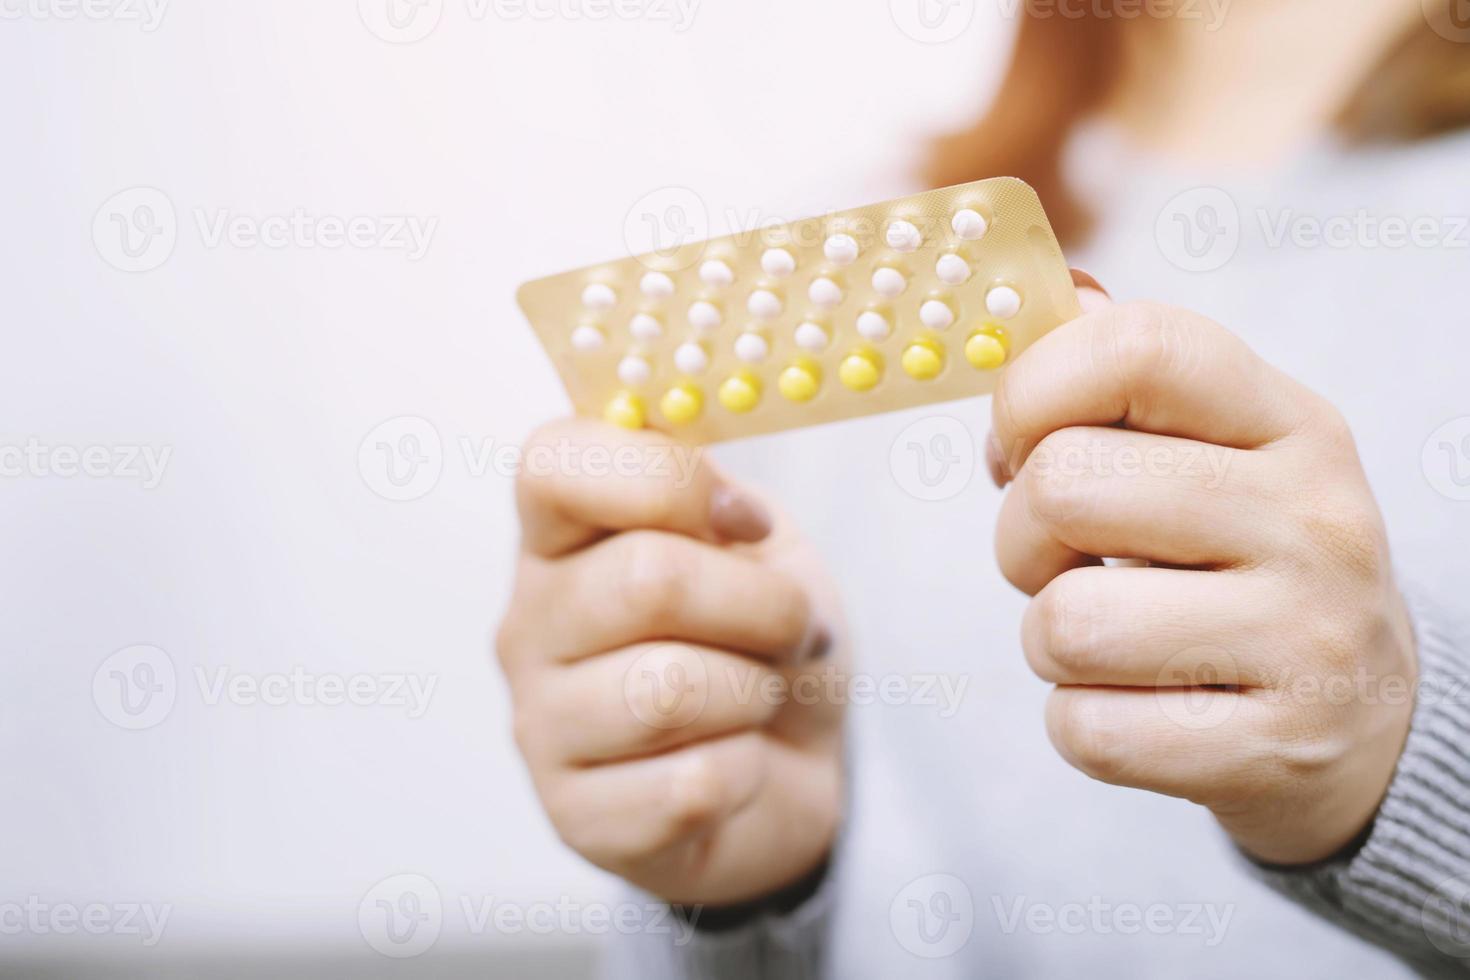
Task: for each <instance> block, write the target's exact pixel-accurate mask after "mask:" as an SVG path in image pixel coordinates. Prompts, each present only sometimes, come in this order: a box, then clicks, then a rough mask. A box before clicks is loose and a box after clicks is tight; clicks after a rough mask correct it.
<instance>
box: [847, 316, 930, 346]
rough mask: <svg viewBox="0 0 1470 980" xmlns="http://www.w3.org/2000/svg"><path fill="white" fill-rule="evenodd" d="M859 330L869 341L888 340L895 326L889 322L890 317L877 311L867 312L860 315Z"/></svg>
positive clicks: (858, 319)
mask: <svg viewBox="0 0 1470 980" xmlns="http://www.w3.org/2000/svg"><path fill="white" fill-rule="evenodd" d="M921 315H922V314H921ZM857 328H858V333H860V334H862V335H863V336H864V337H866V338H868V339H869V340H886V339H888V335H889V334H890V333H892V332H893V324H891V323H889V322H888V317H886V316H884V315H883V314H882V313H879V312H878V311H877V310H867V311H865V312H863V313H860V314H858V318H857Z"/></svg>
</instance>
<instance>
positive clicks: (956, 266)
mask: <svg viewBox="0 0 1470 980" xmlns="http://www.w3.org/2000/svg"><path fill="white" fill-rule="evenodd" d="M950 226H951V228H953V230H954V232H955V234H956V235H957V236H958V237H959V238H961V239H963V240H965V241H975V240H976V239H979V238H981V237H982V236H984V234H985V233H986V231H988V230H989V227H990V225H989V222H987V221H986V220H985V217H984V215H982V214H980V212H978V211H975V210H972V209H970V208H966V209H963V210H961V211H958V212H956V213H955V214H954V216H953V217H952V218H951V219H950ZM884 241H885V242H886V243H887V244H888V247H889V248H891V249H893V250H894V251H895V252H900V253H908V252H914V251H917V250H918V249H919V247H920V246H921V245H922V244H923V241H924V240H923V234H922V233H921V232H920V231H919V229H918V226H916V225H915V224H914V223H913V222H911V221H905V220H902V219H900V220H897V221H894V222H892V223H890V224H889V226H888V228H887V231H886V232H885V233H884ZM822 254H823V255H824V256H826V258H827V261H828V262H830V263H832V264H833V265H835V266H837V267H839V268H841V267H845V266H849V265H851V264H852V263H854V262H856V261H857V259H858V256H859V255H860V254H861V247H860V246H859V245H858V242H857V239H855V238H853V237H852V236H851V235H849V234H847V233H845V232H839V233H837V234H835V235H832V236H830V237H828V239H827V240H826V241H825V242H824V243H823V245H822ZM796 267H797V262H796V256H795V255H793V254H792V253H791V251H790V250H789V249H786V248H781V247H773V248H768V249H766V250H765V252H763V253H762V254H761V271H763V272H764V273H765V274H766V275H767V276H768V277H770V278H772V279H784V278H786V277H787V276H790V275H791V274H793V273H794V272H796ZM935 274H936V275H937V276H938V277H939V279H940V281H941V282H944V283H947V284H948V285H951V286H958V285H960V284H961V283H963V282H965V281H966V280H967V279H969V278H970V266H969V263H967V262H966V261H965V259H964V257H963V256H960V255H956V254H953V253H950V254H946V255H943V256H940V258H939V261H938V262H937V263H936V265H935ZM699 280H700V282H702V283H704V284H705V285H706V286H708V287H710V288H712V289H723V288H725V287H727V286H731V285H733V284H734V282H735V270H733V269H731V268H730V265H729V263H728V262H726V261H724V260H723V259H708V260H706V261H705V262H703V263H701V264H700V266H699ZM906 286H907V279H906V277H905V276H904V274H903V273H902V272H901V271H900V270H898V269H895V268H891V267H886V266H885V267H883V268H880V269H878V270H877V271H876V272H874V274H873V288H874V289H875V290H876V291H877V292H878V293H879V295H884V296H897V295H899V294H900V293H902V292H903V290H904V289H905V288H906ZM638 289H639V292H641V293H642V294H643V295H644V296H645V297H647V298H648V299H652V300H662V299H668V298H669V297H670V296H673V295H674V291H675V284H674V280H673V278H672V277H671V276H669V274H668V273H666V272H657V271H651V272H648V273H646V274H645V275H644V276H643V278H642V279H641V280H640V281H639V283H638ZM762 293H764V294H766V295H762V296H759V298H757V295H758V294H762ZM773 295H774V294H771V293H770V291H769V290H757V291H756V293H755V294H752V297H751V302H752V304H756V305H759V306H760V307H761V308H762V309H771V308H772V307H771V302H770V297H771V296H773ZM809 296H810V298H811V300H812V302H814V303H817V304H819V305H834V306H835V305H837V304H838V303H840V302H841V301H842V300H841V287H840V286H838V285H837V283H835V282H834V281H833V280H832V279H831V278H829V277H826V276H823V277H820V278H818V279H816V280H814V281H813V283H812V286H811V289H810V290H809ZM617 302H618V295H617V292H616V291H615V290H614V289H613V288H612V287H611V286H609V285H608V284H607V283H602V282H595V283H591V284H590V285H588V286H587V288H586V289H584V290H583V291H582V303H583V305H584V306H586V307H587V308H588V309H590V310H596V311H605V310H610V309H612V308H613V307H614V306H616V305H617ZM778 302H779V300H778ZM774 309H775V312H774V313H772V314H770V315H773V316H774V315H777V314H779V307H775V308H774ZM751 312H752V313H755V312H756V311H755V310H754V309H752V311H751ZM757 315H759V314H757Z"/></svg>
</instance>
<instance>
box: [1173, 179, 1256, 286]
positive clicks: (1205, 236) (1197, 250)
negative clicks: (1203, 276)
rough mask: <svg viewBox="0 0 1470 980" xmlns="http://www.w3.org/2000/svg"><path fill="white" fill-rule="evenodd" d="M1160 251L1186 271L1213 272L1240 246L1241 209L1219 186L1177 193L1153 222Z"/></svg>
mask: <svg viewBox="0 0 1470 980" xmlns="http://www.w3.org/2000/svg"><path fill="white" fill-rule="evenodd" d="M1154 237H1155V239H1156V240H1157V241H1158V244H1159V251H1161V252H1162V253H1163V255H1164V258H1166V259H1168V260H1169V261H1170V262H1171V263H1173V264H1174V265H1175V266H1177V267H1178V268H1180V269H1183V270H1184V271H1185V272H1214V271H1215V270H1217V269H1222V268H1224V267H1225V265H1226V263H1228V262H1229V261H1230V260H1231V259H1233V258H1234V257H1235V252H1236V250H1237V249H1238V248H1240V209H1239V208H1237V207H1236V206H1235V199H1234V198H1232V197H1231V196H1230V195H1229V194H1227V193H1225V192H1224V191H1222V190H1221V189H1220V188H1218V187H1196V188H1195V189H1193V190H1189V191H1185V192H1184V193H1182V194H1178V195H1175V196H1174V197H1173V198H1172V199H1170V201H1169V203H1168V204H1165V205H1164V208H1163V210H1162V211H1160V212H1159V218H1158V221H1157V222H1156V223H1155V224H1154Z"/></svg>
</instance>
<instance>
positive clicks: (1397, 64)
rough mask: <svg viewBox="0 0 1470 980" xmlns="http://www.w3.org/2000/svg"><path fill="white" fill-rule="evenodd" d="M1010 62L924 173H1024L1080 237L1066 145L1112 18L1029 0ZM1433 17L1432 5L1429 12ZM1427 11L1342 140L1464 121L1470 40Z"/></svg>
mask: <svg viewBox="0 0 1470 980" xmlns="http://www.w3.org/2000/svg"><path fill="white" fill-rule="evenodd" d="M1022 9H1023V14H1022V20H1021V26H1020V30H1019V32H1018V34H1017V37H1016V43H1015V47H1014V49H1013V51H1012V54H1011V61H1010V66H1009V68H1008V69H1007V71H1006V74H1005V76H1004V78H1003V79H1002V81H1001V85H1000V89H999V91H998V92H997V94H996V96H995V99H994V100H993V101H992V103H991V105H990V108H989V110H988V111H987V112H986V113H985V114H984V115H983V116H982V117H981V118H980V119H979V120H978V121H977V122H976V123H975V124H974V125H973V126H970V127H968V128H966V129H963V130H960V131H958V132H955V133H951V134H949V135H947V136H943V137H941V138H940V139H938V140H936V141H935V143H934V146H933V152H932V153H931V155H930V159H929V163H928V166H927V167H926V170H925V174H924V176H925V178H926V179H927V181H928V183H929V184H930V185H931V186H934V187H944V186H948V185H950V184H961V183H965V182H967V181H971V180H978V179H980V178H982V177H994V176H1000V175H1006V176H1014V177H1020V178H1022V179H1023V180H1026V181H1027V182H1028V183H1030V184H1031V185H1032V186H1033V187H1035V188H1036V190H1037V193H1038V194H1040V195H1041V200H1042V202H1043V203H1044V204H1045V206H1046V210H1047V215H1048V217H1050V218H1051V221H1052V225H1053V227H1055V229H1056V231H1057V234H1058V236H1059V237H1060V238H1061V239H1062V241H1063V242H1064V243H1069V242H1070V243H1076V242H1078V241H1079V240H1081V239H1083V238H1084V237H1085V236H1086V233H1087V230H1088V212H1087V208H1086V204H1085V202H1083V201H1081V200H1080V199H1079V198H1078V197H1077V196H1076V194H1075V193H1074V191H1073V190H1072V188H1070V187H1068V186H1067V183H1066V180H1065V176H1064V174H1063V172H1062V151H1063V149H1064V148H1065V146H1066V144H1067V141H1068V139H1069V138H1070V137H1071V135H1072V133H1073V131H1074V129H1075V128H1076V127H1077V125H1078V124H1079V123H1081V122H1083V121H1084V120H1086V119H1087V118H1088V117H1090V116H1092V115H1093V114H1094V113H1096V111H1097V110H1098V108H1099V107H1100V106H1101V104H1102V102H1103V100H1104V99H1105V98H1107V96H1108V95H1109V94H1110V92H1111V89H1112V86H1113V85H1114V83H1115V82H1116V81H1117V78H1118V62H1119V59H1120V51H1119V47H1120V38H1119V36H1118V34H1117V31H1118V30H1119V29H1120V28H1121V27H1122V24H1121V22H1120V21H1119V20H1118V19H1115V18H1114V19H1107V18H1100V17H1082V18H1068V17H1058V16H1055V15H1054V14H1055V11H1051V13H1052V14H1053V16H1040V15H1038V14H1037V13H1036V12H1035V11H1034V10H1033V9H1032V7H1031V0H1027V3H1026V5H1025V6H1024V7H1023V8H1022ZM1432 16H1433V13H1432V11H1431V12H1430V17H1432ZM1443 16H1444V17H1445V18H1446V21H1445V23H1444V24H1443V25H1441V26H1442V27H1444V28H1445V30H1444V31H1443V32H1441V31H1439V30H1436V29H1435V27H1434V26H1432V25H1431V23H1430V17H1426V18H1424V19H1421V20H1418V21H1417V22H1416V25H1415V27H1414V28H1413V29H1411V30H1409V31H1408V32H1406V33H1405V34H1404V35H1403V37H1401V38H1400V39H1399V40H1398V41H1397V42H1396V43H1395V44H1393V45H1391V46H1390V48H1389V49H1388V50H1387V51H1386V52H1385V54H1384V56H1383V58H1382V60H1381V61H1380V63H1379V65H1378V67H1377V68H1375V69H1374V71H1372V72H1371V73H1370V74H1369V79H1371V81H1368V80H1365V81H1364V82H1363V83H1362V84H1360V86H1359V87H1358V90H1357V91H1356V92H1355V93H1354V94H1353V96H1352V97H1351V98H1350V99H1349V100H1348V101H1347V103H1346V104H1345V105H1344V106H1343V107H1342V109H1341V111H1340V112H1339V113H1338V116H1337V120H1336V127H1337V130H1338V133H1339V135H1340V136H1341V137H1342V138H1343V139H1344V140H1345V141H1346V142H1348V143H1357V144H1364V143H1382V142H1408V141H1412V140H1417V139H1422V138H1424V137H1427V136H1432V135H1435V134H1438V133H1442V132H1446V131H1448V130H1452V129H1457V128H1460V127H1462V126H1465V125H1467V124H1470V43H1456V42H1455V41H1452V40H1450V39H1449V37H1451V36H1453V34H1452V33H1451V32H1452V31H1453V29H1454V27H1455V26H1457V25H1454V24H1451V23H1450V22H1449V21H1448V17H1449V4H1448V2H1446V4H1445V7H1444V11H1443Z"/></svg>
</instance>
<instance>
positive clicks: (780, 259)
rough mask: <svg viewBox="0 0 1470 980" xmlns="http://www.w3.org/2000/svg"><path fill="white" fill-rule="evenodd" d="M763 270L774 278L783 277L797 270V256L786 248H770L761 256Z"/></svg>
mask: <svg viewBox="0 0 1470 980" xmlns="http://www.w3.org/2000/svg"><path fill="white" fill-rule="evenodd" d="M761 271H763V272H764V273H765V274H766V275H768V276H770V277H771V278H773V279H782V278H785V277H786V276H789V275H791V274H792V273H793V272H795V271H796V256H794V255H792V254H791V253H790V252H788V251H786V250H785V249H784V248H768V249H766V251H765V254H763V255H762V256H761Z"/></svg>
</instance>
